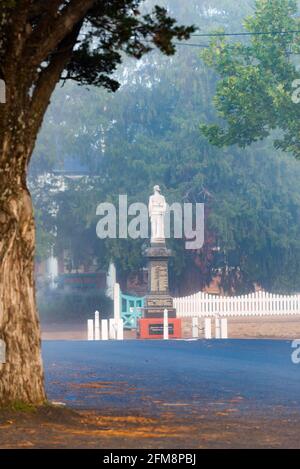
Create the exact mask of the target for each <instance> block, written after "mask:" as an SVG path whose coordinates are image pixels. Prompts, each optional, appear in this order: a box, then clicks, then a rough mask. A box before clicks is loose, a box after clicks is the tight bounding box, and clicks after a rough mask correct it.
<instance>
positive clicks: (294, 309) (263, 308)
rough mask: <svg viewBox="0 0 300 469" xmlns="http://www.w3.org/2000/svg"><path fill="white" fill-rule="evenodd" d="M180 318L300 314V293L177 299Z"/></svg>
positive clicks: (205, 295)
mask: <svg viewBox="0 0 300 469" xmlns="http://www.w3.org/2000/svg"><path fill="white" fill-rule="evenodd" d="M174 307H175V308H176V312H177V317H179V318H182V317H195V316H198V317H210V316H212V317H213V316H216V315H217V316H220V317H222V316H224V317H230V316H269V315H292V314H299V315H300V294H297V295H275V294H272V293H267V292H264V291H258V292H255V293H250V294H249V295H241V296H233V297H229V296H227V297H226V296H216V295H209V294H207V293H203V292H198V293H195V294H194V295H190V296H185V297H182V298H174Z"/></svg>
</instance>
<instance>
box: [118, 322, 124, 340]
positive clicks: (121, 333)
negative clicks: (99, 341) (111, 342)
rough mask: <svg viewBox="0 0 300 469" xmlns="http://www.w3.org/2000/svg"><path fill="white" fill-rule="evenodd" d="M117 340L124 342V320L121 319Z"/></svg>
mask: <svg viewBox="0 0 300 469" xmlns="http://www.w3.org/2000/svg"><path fill="white" fill-rule="evenodd" d="M117 340H124V332H123V319H119V321H118V323H117Z"/></svg>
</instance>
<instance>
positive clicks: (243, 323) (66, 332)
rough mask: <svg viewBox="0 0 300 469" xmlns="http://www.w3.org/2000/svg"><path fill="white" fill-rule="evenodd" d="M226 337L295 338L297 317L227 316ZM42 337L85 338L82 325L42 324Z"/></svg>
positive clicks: (299, 327) (130, 335)
mask: <svg viewBox="0 0 300 469" xmlns="http://www.w3.org/2000/svg"><path fill="white" fill-rule="evenodd" d="M185 322H186V324H185V326H184V330H185V334H184V337H185V338H188V337H191V320H190V318H188V320H185ZM200 327H201V326H200ZM200 334H201V331H200ZM228 337H229V338H230V339H246V338H247V339H250V338H251V339H253V338H258V339H266V338H268V339H291V340H293V339H297V338H300V316H280V317H276V318H274V317H272V316H270V317H264V318H262V317H245V318H229V319H228ZM42 338H43V339H44V340H86V338H87V332H86V324H82V323H81V324H80V323H75V324H74V323H70V324H68V323H53V324H42ZM124 338H125V339H135V338H136V336H135V332H134V331H125V335H124Z"/></svg>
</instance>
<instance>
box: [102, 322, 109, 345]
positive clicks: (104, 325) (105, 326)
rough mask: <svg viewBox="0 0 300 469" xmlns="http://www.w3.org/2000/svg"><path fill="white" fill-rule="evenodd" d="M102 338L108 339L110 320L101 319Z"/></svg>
mask: <svg viewBox="0 0 300 469" xmlns="http://www.w3.org/2000/svg"><path fill="white" fill-rule="evenodd" d="M101 339H102V340H108V320H107V319H102V320H101Z"/></svg>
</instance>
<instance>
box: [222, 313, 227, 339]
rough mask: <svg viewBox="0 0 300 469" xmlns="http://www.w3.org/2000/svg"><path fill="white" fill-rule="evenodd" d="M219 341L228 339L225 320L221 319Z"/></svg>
mask: <svg viewBox="0 0 300 469" xmlns="http://www.w3.org/2000/svg"><path fill="white" fill-rule="evenodd" d="M221 339H228V326H227V318H222V319H221Z"/></svg>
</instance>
